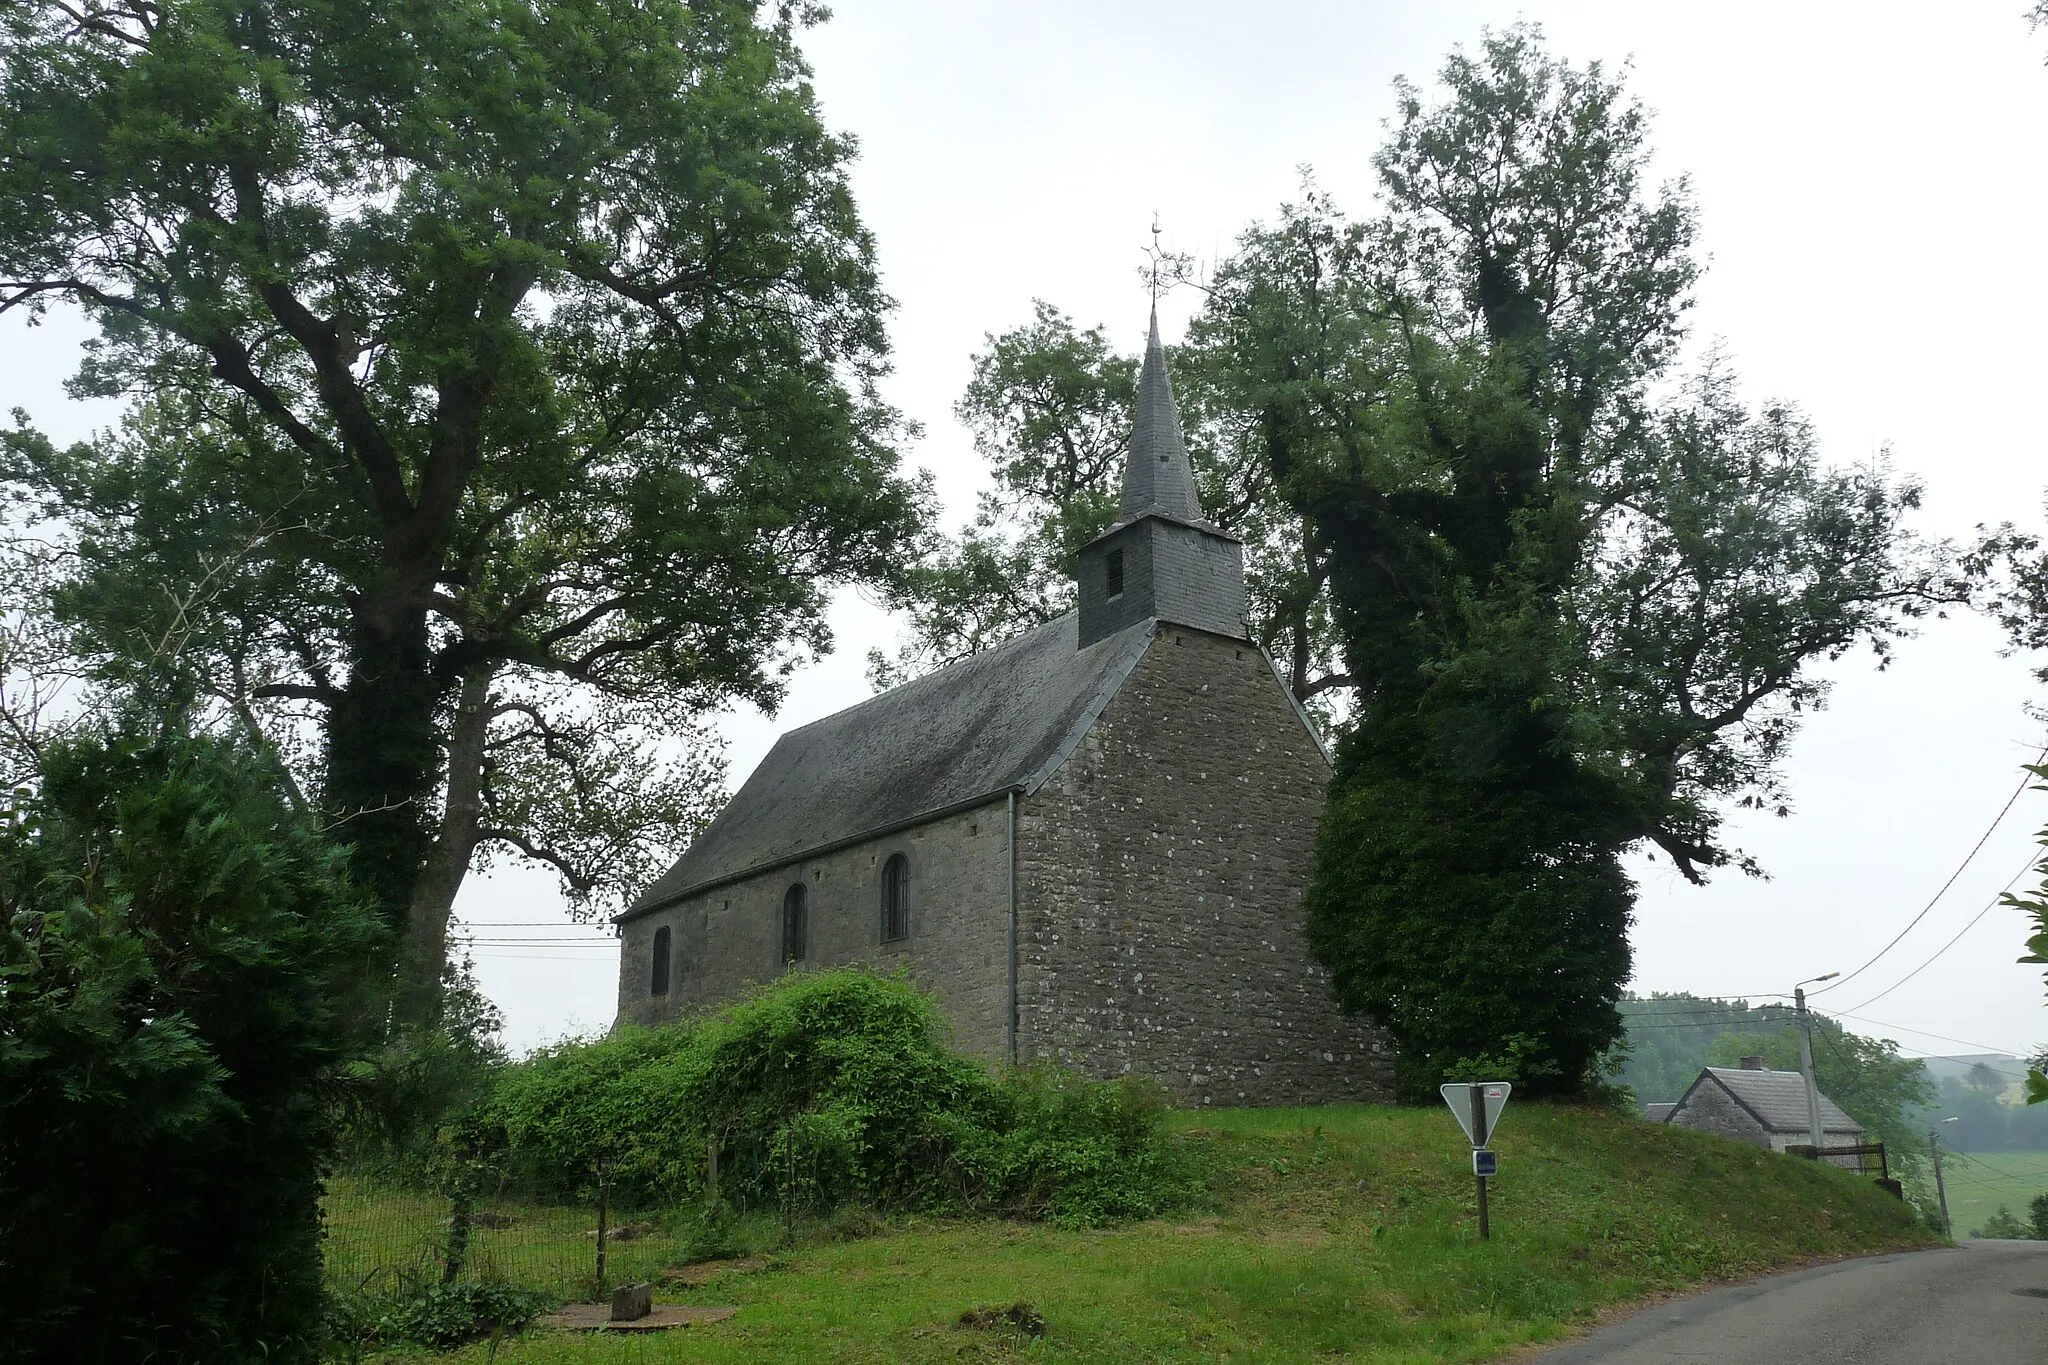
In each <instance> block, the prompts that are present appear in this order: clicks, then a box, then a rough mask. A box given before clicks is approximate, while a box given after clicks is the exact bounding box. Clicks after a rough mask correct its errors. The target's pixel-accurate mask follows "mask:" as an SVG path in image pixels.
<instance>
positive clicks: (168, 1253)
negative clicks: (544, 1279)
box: [0, 733, 380, 1363]
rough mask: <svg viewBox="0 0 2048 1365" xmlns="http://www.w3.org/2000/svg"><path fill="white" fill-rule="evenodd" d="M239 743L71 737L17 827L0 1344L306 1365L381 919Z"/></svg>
mask: <svg viewBox="0 0 2048 1365" xmlns="http://www.w3.org/2000/svg"><path fill="white" fill-rule="evenodd" d="M281 787H282V781H281V777H280V774H279V772H278V770H277V768H276V766H275V764H274V763H272V762H270V761H269V760H268V759H266V758H265V757H264V756H262V755H259V754H254V753H251V752H249V751H247V750H246V749H243V748H241V747H239V746H236V745H232V744H225V743H220V742H216V741H212V740H207V739H204V738H195V737H189V736H177V735H173V736H170V737H168V738H165V737H160V736H150V735H138V734H126V733H124V734H115V735H110V736H104V737H99V738H93V739H88V740H85V741H82V742H79V743H75V744H71V745H68V746H62V747H59V748H56V749H53V750H52V751H50V752H49V753H48V754H47V755H46V759H45V765H44V770H43V773H42V790H41V793H40V795H39V796H37V797H36V798H35V799H34V800H32V801H31V802H29V803H28V804H27V805H26V806H25V807H23V808H22V809H21V810H20V811H19V812H18V815H17V818H15V819H11V820H0V1320H4V1321H5V1322H6V1324H7V1326H6V1329H5V1331H4V1332H0V1359H6V1360H17V1359H20V1360H57V1359H62V1360H75V1361H83V1362H96V1361H127V1360H154V1361H158V1362H165V1363H168V1362H199V1361H216V1360H218V1361H241V1360H255V1359H265V1360H272V1361H294V1360H310V1359H312V1358H314V1357H315V1356H316V1355H317V1353H318V1349H319V1341H320V1337H321V1314H320V1298H321V1295H320V1210H319V1195H320V1173H321V1166H322V1163H323V1162H324V1161H325V1160H326V1158H327V1154H328V1151H329V1149H330V1145H331V1139H332V1132H331V1122H330V1116H331V1106H330V1105H329V1104H327V1103H326V1102H325V1095H326V1089H327V1087H328V1085H329V1084H330V1083H331V1081H332V1079H333V1077H334V1076H335V1074H336V1072H337V1071H338V1070H339V1068H340V1066H341V1064H342V1062H343V1060H344V1059H345V1058H346V1057H347V1056H348V1055H349V1053H350V1051H351V1049H352V1048H353V1047H354V1046H355V1043H356V1041H357V1039H358V1038H359V1037H360V1034H361V1028H362V1026H363V1025H364V1023H365V1022H366V1021H367V1020H368V1019H369V1018H371V1017H374V1016H373V1012H372V1011H371V1010H370V1009H368V1008H367V1005H366V1001H365V998H364V996H363V995H362V994H361V989H362V986H363V983H364V982H365V981H367V980H368V979H370V978H371V975H372V974H371V972H370V971H369V964H370V963H371V961H373V960H374V959H376V958H377V957H378V955H379V953H380V949H379V947H378V935H379V930H378V928H377V925H376V921H375V920H374V918H373V916H372V915H371V914H370V913H369V911H368V910H367V909H366V908H365V906H364V905H363V903H362V902H361V900H360V899H359V898H358V897H357V896H356V895H355V894H354V893H353V892H352V891H351V890H350V889H349V888H348V885H347V883H346V882H345V880H344V879H343V876H342V873H341V865H340V861H339V858H338V855H337V854H336V853H335V851H334V850H332V849H331V848H329V847H328V846H327V845H326V844H325V843H323V841H322V840H321V838H320V836H319V834H318V832H317V830H316V829H315V828H314V827H313V825H312V823H311V821H310V820H308V819H307V818H306V817H304V816H302V815H301V814H299V813H297V812H296V811H295V810H294V809H293V808H292V806H291V805H290V803H289V802H288V801H286V800H285V799H284V798H283V796H282V793H281Z"/></svg>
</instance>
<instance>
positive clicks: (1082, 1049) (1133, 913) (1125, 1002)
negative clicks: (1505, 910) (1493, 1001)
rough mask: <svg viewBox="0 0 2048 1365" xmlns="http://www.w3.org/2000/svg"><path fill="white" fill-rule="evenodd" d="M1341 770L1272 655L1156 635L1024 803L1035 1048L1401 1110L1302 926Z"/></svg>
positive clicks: (1375, 1049) (1194, 1098)
mask: <svg viewBox="0 0 2048 1365" xmlns="http://www.w3.org/2000/svg"><path fill="white" fill-rule="evenodd" d="M1329 778H1330V769H1329V765H1328V763H1327V762H1326V760H1325V759H1324V758H1323V756H1322V753H1321V751H1320V750H1319V749H1318V748H1317V746H1316V744H1315V742H1314V740H1313V739H1312V738H1311V737H1310V735H1309V733H1308V731H1307V730H1306V729H1305V728H1304V726H1303V725H1302V722H1301V719H1300V717H1299V716H1298V715H1297V714H1296V713H1295V711H1294V708H1293V705H1292V703H1291V702H1290V701H1289V699H1288V697H1287V695H1286V693H1285V691H1284V690H1283V688H1282V687H1281V684H1280V682H1279V680H1278V679H1277V678H1275V677H1274V676H1273V673H1272V670H1271V668H1270V667H1269V666H1268V665H1267V664H1266V662H1265V660H1264V659H1263V658H1262V657H1261V656H1260V655H1259V653H1258V651H1256V650H1255V649H1253V648H1252V647H1251V646H1249V645H1247V644H1245V643H1243V642H1241V641H1231V640H1226V639H1223V638H1220V637H1218V636H1213V635H1208V634H1204V633H1202V632H1200V631H1195V630H1190V629H1187V628H1185V627H1176V626H1172V625H1162V626H1161V627H1160V633H1159V635H1158V636H1157V637H1156V638H1155V639H1154V641H1153V643H1152V646H1151V648H1150V649H1149V650H1148V651H1147V653H1146V655H1145V657H1144V658H1143V659H1142V660H1141V661H1140V662H1139V664H1138V665H1137V667H1136V668H1135V669H1134V670H1133V672H1132V674H1131V677H1130V679H1129V681H1128V682H1126V683H1125V685H1124V687H1123V689H1122V690H1121V691H1120V692H1119V693H1118V695H1117V696H1116V697H1115V698H1114V699H1113V700H1112V701H1111V702H1110V704H1109V706H1108V707H1107V708H1106V709H1105V710H1104V712H1103V715H1102V718H1101V720H1100V721H1099V722H1098V723H1097V724H1096V726H1095V727H1094V729H1093V730H1092V731H1090V733H1089V734H1088V736H1087V737H1086V738H1085V739H1084V740H1083V741H1082V743H1081V745H1080V747H1079V748H1078V749H1077V750H1076V751H1075V753H1074V755H1073V756H1072V757H1071V758H1070V759H1069V760H1068V761H1067V762H1066V763H1065V764H1063V765H1062V766H1061V767H1060V769H1059V770H1058V771H1057V772H1055V773H1054V774H1053V776H1052V777H1051V779H1049V780H1048V781H1047V782H1046V784H1045V785H1044V786H1043V787H1042V788H1040V789H1039V791H1037V792H1036V793H1034V794H1032V795H1031V796H1029V797H1027V798H1025V799H1024V800H1023V801H1022V802H1021V803H1020V807H1019V812H1018V826H1019V827H1018V877H1019V901H1020V913H1019V939H1020V947H1019V968H1018V985H1019V996H1020V1000H1019V1047H1020V1051H1021V1052H1022V1054H1023V1056H1024V1058H1025V1059H1026V1060H1032V1059H1043V1060H1054V1061H1058V1062H1061V1063H1064V1064H1069V1065H1073V1066H1076V1067H1078V1068H1081V1069H1083V1070H1086V1071H1089V1072H1092V1073H1095V1074H1097V1075H1109V1076H1115V1075H1122V1074H1126V1073H1135V1074H1140V1075H1147V1076H1150V1077H1152V1078H1154V1079H1156V1080H1158V1081H1160V1082H1161V1083H1162V1084H1164V1085H1165V1086H1166V1087H1167V1088H1168V1089H1169V1090H1170V1091H1171V1092H1173V1093H1174V1094H1175V1095H1176V1096H1177V1097H1178V1098H1179V1099H1180V1100H1182V1101H1183V1102H1185V1103H1194V1104H1306V1103H1319V1102H1323V1101H1329V1100H1385V1099H1389V1098H1391V1096H1392V1091H1393V1050H1392V1045H1391V1044H1390V1043H1388V1042H1386V1041H1385V1039H1384V1038H1383V1037H1382V1035H1381V1034H1380V1033H1379V1031H1378V1030H1377V1029H1375V1028H1373V1027H1372V1026H1370V1025H1369V1024H1367V1023H1366V1022H1365V1021H1364V1020H1361V1019H1357V1018H1350V1017H1346V1016H1345V1015H1343V1014H1342V1013H1341V1012H1340V1011H1339V1010H1338V1009H1337V1006H1336V1004H1335V1002H1334V1001H1333V1000H1332V999H1331V996H1330V987H1329V979H1328V976H1327V974H1326V973H1325V972H1324V971H1323V970H1322V968H1321V967H1319V966H1318V965H1317V964H1316V963H1315V962H1314V960H1313V959H1312V958H1311V956H1310V954H1309V950H1308V945H1307V942H1306V940H1305V938H1304V935H1303V927H1302V926H1303V916H1302V911H1301V893H1302V890H1303V888H1304V887H1305V886H1306V884H1307V881H1308V875H1309V869H1310V863H1311V859H1312V857H1313V854H1314V848H1315V832H1316V822H1317V818H1318V815H1319V812H1320V810H1321V806H1322V801H1323V794H1324V788H1325V787H1326V786H1327V785H1328V783H1329Z"/></svg>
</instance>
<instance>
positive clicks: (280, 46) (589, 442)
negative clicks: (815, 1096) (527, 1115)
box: [0, 0, 924, 977]
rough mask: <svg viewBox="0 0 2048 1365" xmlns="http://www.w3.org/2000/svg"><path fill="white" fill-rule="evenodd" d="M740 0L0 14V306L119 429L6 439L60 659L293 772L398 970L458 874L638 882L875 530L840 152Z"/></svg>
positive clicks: (889, 520)
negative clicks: (225, 723)
mask: <svg viewBox="0 0 2048 1365" xmlns="http://www.w3.org/2000/svg"><path fill="white" fill-rule="evenodd" d="M762 9H763V7H762V6H760V5H757V4H754V3H751V2H750V0H703V2H702V3H683V2H682V0H647V2H646V3H638V4H630V5H625V4H614V3H610V2H609V0H543V2H542V3H508V2H507V0H445V2H443V0H436V2H435V3H423V2H422V0H397V2H396V3H385V2H383V0H379V2H378V3H370V0H309V2H306V3H284V2H283V0H25V3H22V4H19V5H13V6H10V7H8V8H7V10H6V11H5V14H4V15H0V107H4V109H5V111H6V113H5V116H4V118H0V311H4V310H9V309H28V310H35V309H40V308H42V307H44V306H47V305H49V304H52V303H57V302H59V301H66V302H69V303H73V304H76V305H78V306H80V307H82V308H83V309H84V310H85V311H86V312H87V313H88V314H89V315H90V316H91V317H92V318H93V319H94V320H96V321H97V322H98V324H99V327H100V338H99V340H98V342H97V343H96V344H95V345H94V347H93V349H92V352H91V355H90V357H89V360H88V363H87V364H86V366H85V368H84V371H83V372H82V373H81V375H80V376H79V378H78V380H77V381H76V384H77V387H78V388H79V390H80V391H82V392H89V393H98V394H131V395H136V396H137V397H138V400H139V401H138V402H137V404H136V405H135V407H134V409H133V412H132V414H131V416H130V418H129V420H128V421H127V422H126V423H125V425H124V426H123V427H122V429H121V430H120V431H118V432H116V433H113V434H112V435H111V436H109V437H108V438H107V439H105V440H102V441H99V442H95V443H93V444H91V445H87V446H80V447H76V448H73V449H70V450H59V449H56V448H53V447H52V446H51V445H50V444H49V443H48V442H46V441H44V440H42V439H41V438H39V437H38V436H36V434H35V433H34V432H32V431H29V430H27V429H25V428H23V429H18V430H16V431H15V432H13V433H12V434H11V436H10V437H9V440H8V445H7V450H8V453H9V465H8V468H7V470H6V471H5V473H6V475H7V476H8V477H9V478H10V479H11V480H12V481H13V482H14V484H15V485H16V487H17V488H18V489H24V490H27V491H28V492H30V493H31V494H33V495H34V496H35V497H37V498H39V499H41V508H40V511H41V512H42V514H44V515H46V516H48V517H51V518H53V519H56V520H57V521H58V523H59V524H62V525H65V526H68V527H70V528H71V529H72V530H74V531H75V532H76V534H77V536H78V538H79V540H78V549H79V559H78V565H77V572H76V573H75V575H74V576H73V577H72V580H71V582H70V585H69V588H68V590H67V591H65V592H64V593H62V594H60V597H61V601H62V603H63V605H64V608H65V610H66V611H67V613H68V614H69V616H70V618H71V619H72V620H73V621H74V622H75V623H76V625H77V626H78V628H79V636H78V638H79V641H80V646H81V648H83V649H86V650H89V651H91V652H93V654H94V656H95V657H96V658H98V659H99V660H100V661H101V663H102V665H103V667H104V672H105V673H107V674H112V675H120V674H122V673H123V672H124V671H126V672H130V673H133V672H140V673H145V674H149V675H151V676H155V677H158V678H162V677H163V676H165V675H166V674H168V675H170V676H172V677H173V678H174V680H175V681H174V682H172V683H171V684H169V685H171V686H176V687H184V688H186V689H188V690H197V691H198V692H200V693H201V694H202V695H204V696H206V697H209V698H211V699H213V700H214V701H216V702H217V703H218V704H219V705H220V706H221V707H223V708H225V709H227V710H229V711H231V712H232V713H234V714H236V715H238V716H241V717H243V718H245V720H246V722H247V723H248V724H250V725H251V726H253V727H256V728H259V729H262V730H263V731H264V732H265V733H267V734H268V735H269V736H270V738H271V739H272V741H273V742H275V743H277V744H278V745H279V747H280V748H281V749H282V750H283V751H284V752H286V753H287V754H291V753H293V752H295V750H294V745H295V744H297V743H299V742H300V741H302V740H305V741H307V742H308V747H309V749H310V754H309V758H310V760H311V761H309V762H308V763H307V765H306V768H305V771H306V772H307V773H308V774H309V775H310V776H312V777H313V778H314V779H315V781H314V783H312V784H310V785H311V786H312V787H313V790H312V791H310V792H309V799H310V800H313V801H316V802H317V803H318V804H319V805H320V806H322V807H323V808H324V810H325V812H326V815H327V818H328V820H329V822H330V828H332V829H334V830H335V831H336V832H337V834H338V836H339V837H341V838H343V839H345V840H346V841H347V842H348V843H349V844H350V845H351V846H352V847H353V862H352V866H353V870H354V873H355V875H356V876H357V877H358V878H359V879H360V880H362V881H363V883H364V884H365V885H367V886H368V887H369V888H371V889H372V890H373V892H374V894H375V896H376V897H377V900H378V902H379V903H380V904H381V905H382V907H383V910H384V913H385V914H386V916H387V917H388V918H389V919H390V920H391V921H392V922H393V923H394V924H405V925H407V926H408V928H409V935H410V939H411V943H412V947H413V952H414V956H415V960H416V967H417V970H418V972H419V973H420V974H421V975H422V976H424V977H432V976H433V975H435V974H436V973H437V972H438V970H439V967H440V963H441V959H442V956H443V940H444V935H445V926H446V923H447V916H448V909H449V906H450V903H451V902H452V900H453V897H454V894H455V889H456V887H457V886H459V884H460V882H461V880H462V876H463V874H464V872H465V871H466V870H467V869H468V868H469V867H470V866H471V865H472V863H473V861H474V860H475V859H476V858H477V857H479V856H487V855H488V853H489V851H491V850H493V849H495V850H499V851H510V852H513V853H516V854H518V855H522V856H525V857H528V858H531V859H536V860H539V861H541V862H543V863H546V864H551V865H553V866H554V867H556V868H557V869H558V870H559V871H560V872H561V873H562V875H563V877H564V879H565V880H566V882H567V883H568V885H569V887H570V889H571V890H572V891H574V892H579V893H599V894H601V893H603V892H606V891H608V890H609V891H616V890H617V889H618V888H619V887H620V886H621V885H623V884H626V883H628V882H630V880H631V879H632V877H634V876H635V875H637V874H638V873H639V872H640V871H641V870H642V869H643V867H644V865H645V864H646V862H647V859H648V858H650V857H658V856H660V853H661V851H662V845H663V844H664V843H665V842H672V840H673V837H674V833H675V831H676V830H677V829H679V828H680V829H687V827H688V825H689V824H690V823H691V821H692V820H693V819H695V818H698V817H699V816H701V812H702V809H703V805H704V801H705V799H706V794H707V792H708V790H709V789H710V788H711V787H713V786H715V777H716V767H715V760H710V761H708V762H707V760H706V759H704V758H703V757H701V756H696V757H693V756H692V755H693V754H701V749H700V748H697V747H694V746H693V745H692V744H691V740H692V730H691V724H690V721H691V718H692V717H693V716H695V715H696V714H698V713H699V712H700V711H701V710H702V709H703V708H705V707H707V706H711V705H715V704H718V703H721V702H723V701H725V700H727V699H730V698H734V697H747V698H751V699H754V700H757V701H761V702H764V703H771V704H772V702H773V700H774V698H775V697H776V696H777V693H778V682H779V678H780V676H781V673H782V671H783V669H784V668H786V666H787V664H788V662H789V661H790V658H791V657H792V656H791V649H792V647H794V648H796V649H799V650H801V649H803V648H811V649H817V648H823V647H824V646H825V645H826V644H827V637H826V634H825V630H824V626H823V622H822V604H823V593H824V592H825V591H826V589H827V588H828V587H829V585H831V584H832V583H834V582H835V581H849V580H875V581H888V580H890V579H891V578H892V576H893V575H894V574H895V573H896V571H897V565H898V561H899V560H900V559H901V558H902V552H903V548H904V547H905V546H906V545H907V544H908V543H909V542H910V541H911V540H912V539H913V538H914V536H915V534H916V532H917V528H918V525H919V523H920V519H921V516H922V511H923V501H924V498H923V494H922V492H921V490H920V489H919V487H918V486H916V485H914V484H912V483H908V482H906V481H905V480H904V479H903V478H902V477H901V476H900V475H899V474H898V472H897V461H896V457H895V455H894V453H893V451H892V449H891V445H890V441H891V438H892V431H893V427H894V418H893V415H892V414H891V413H890V412H889V411H888V410H887V409H886V408H885V407H884V406H883V405H882V404H881V403H880V402H879V401H878V400H877V399H876V397H875V394H874V391H873V387H872V381H873V380H874V379H875V377H876V376H877V374H878V373H879V372H880V370H881V368H882V365H883V357H884V338H883V332H882V327H881V319H882V315H883V312H884V309H885V302H886V301H885V299H884V298H883V296H882V294H881V293H880V291H879V288H878V286H877V282H876V278H875V272H874V265H873V256H872V246H871V242H870V239H869V237H868V234H867V232H866V231H865V230H864V228H863V227H862V226H861V223H860V221H859V218H858V215H857V213H856V210H855V206H854V203H853V199H852V196H851V194H850V192H849V189H848V186H847V182H846V175H845V168H846V163H847V160H848V157H849V155H850V152H851V148H850V144H849V143H848V142H847V141H846V140H845V139H843V138H840V137H837V136H834V135H833V134H831V133H830V132H828V131H827V130H826V129H825V127H824V126H823V124H822V123H821V121H820V118H819V115H818V112H817V109H816V105H815V101H814V99H813V96H812V92H811V90H810V87H809V84H808V80H807V72H806V69H805V67H804V65H803V63H802V59H801V57H800V54H799V52H798V50H797V47H796V43H795V30H796V27H797V25H798V23H799V21H800V19H801V18H802V15H801V14H798V13H795V12H793V11H794V9H795V7H790V6H783V7H780V8H778V9H774V10H772V11H770V12H767V13H765V14H764V13H763V12H762ZM655 829H660V830H661V831H662V832H663V833H665V834H667V835H668V839H667V840H661V839H656V840H652V841H650V840H649V839H648V835H649V834H650V833H651V832H653V831H654V830H655ZM649 850H652V851H651V852H650V851H649Z"/></svg>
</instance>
